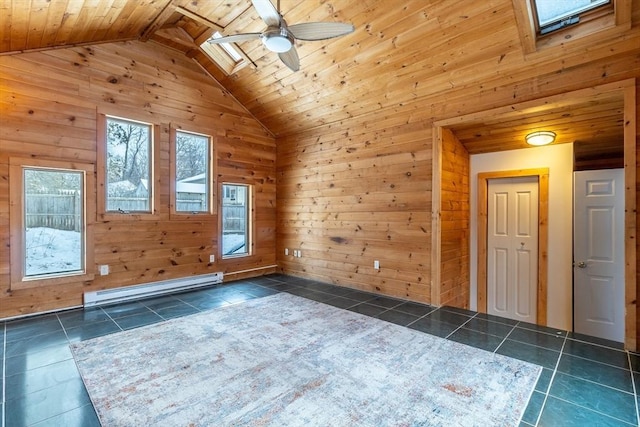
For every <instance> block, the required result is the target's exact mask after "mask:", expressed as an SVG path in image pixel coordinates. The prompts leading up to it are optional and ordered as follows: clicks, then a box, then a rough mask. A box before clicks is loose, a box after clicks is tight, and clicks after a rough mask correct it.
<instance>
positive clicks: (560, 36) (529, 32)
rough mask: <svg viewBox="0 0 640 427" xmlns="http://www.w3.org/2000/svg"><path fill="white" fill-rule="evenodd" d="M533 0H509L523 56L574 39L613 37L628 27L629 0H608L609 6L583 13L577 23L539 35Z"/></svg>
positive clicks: (629, 15) (586, 39)
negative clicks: (609, 0) (510, 0)
mask: <svg viewBox="0 0 640 427" xmlns="http://www.w3.org/2000/svg"><path fill="white" fill-rule="evenodd" d="M534 2H535V0H512V4H513V8H514V12H515V16H516V25H517V26H518V32H519V35H520V41H521V42H522V47H523V50H524V54H525V56H528V55H533V54H536V53H540V52H543V51H546V50H549V49H559V48H562V47H563V46H564V45H565V44H567V43H570V42H575V41H576V40H583V41H584V42H585V43H587V42H592V41H597V40H601V39H602V38H603V37H614V36H616V35H618V34H620V33H622V32H624V31H627V30H629V29H630V28H631V2H632V0H611V3H610V4H609V5H604V6H601V7H598V8H596V9H593V10H590V11H587V12H583V13H582V14H581V16H583V19H581V21H580V22H578V23H576V24H574V25H569V26H566V27H563V28H560V29H558V30H556V31H552V32H549V33H548V34H544V35H541V34H539V28H538V24H537V22H538V19H537V16H536V8H535V4H534ZM594 37H595V38H594Z"/></svg>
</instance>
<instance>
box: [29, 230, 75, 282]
mask: <svg viewBox="0 0 640 427" xmlns="http://www.w3.org/2000/svg"><path fill="white" fill-rule="evenodd" d="M26 243H27V260H26V261H27V263H26V272H25V273H26V275H27V276H34V275H39V274H51V273H65V272H69V271H77V270H80V269H81V268H82V265H81V259H82V257H81V248H82V240H81V235H80V233H79V232H77V231H66V230H57V229H55V228H46V227H36V228H29V229H28V230H27V241H26Z"/></svg>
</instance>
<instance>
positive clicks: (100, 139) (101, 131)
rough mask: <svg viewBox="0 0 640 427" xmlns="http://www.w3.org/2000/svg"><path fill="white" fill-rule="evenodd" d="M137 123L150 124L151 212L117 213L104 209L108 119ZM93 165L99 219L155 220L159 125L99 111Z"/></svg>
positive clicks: (158, 208)
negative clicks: (94, 162) (94, 166)
mask: <svg viewBox="0 0 640 427" xmlns="http://www.w3.org/2000/svg"><path fill="white" fill-rule="evenodd" d="M109 118H111V119H115V120H122V121H127V122H133V123H140V124H144V125H148V126H150V127H151V148H150V150H149V157H150V159H149V175H150V176H149V186H150V187H151V188H150V192H149V208H150V212H139V211H136V212H126V213H124V212H123V213H121V212H116V211H108V210H107V190H108V186H107V119H109ZM96 152H97V153H96V154H97V158H96V166H97V171H96V172H97V190H98V191H97V200H96V202H97V211H96V212H97V217H98V220H102V221H118V220H124V221H129V220H132V219H136V220H157V219H158V216H159V212H160V197H159V188H160V166H159V159H160V127H159V126H158V125H157V124H155V123H150V122H147V121H144V120H139V119H138V118H132V117H123V116H121V115H117V114H109V113H107V112H98V117H97V123H96Z"/></svg>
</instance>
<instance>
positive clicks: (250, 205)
mask: <svg viewBox="0 0 640 427" xmlns="http://www.w3.org/2000/svg"><path fill="white" fill-rule="evenodd" d="M225 185H237V186H243V187H245V188H246V189H247V190H246V193H247V207H246V209H247V221H248V222H249V223H248V224H247V226H246V228H247V231H246V233H247V241H246V244H245V246H246V248H247V252H246V253H243V254H230V255H225V254H224V253H223V251H222V239H223V233H224V229H223V221H224V215H223V213H222V209H223V208H224V202H223V201H222V200H220V204H219V206H220V215H218V216H219V217H220V220H219V227H218V229H219V230H220V232H219V239H220V240H219V242H220V243H219V245H218V252H219V257H220V259H222V260H229V259H234V258H244V257H249V256H251V255H253V244H254V242H253V236H254V230H253V228H254V226H255V218H254V216H253V203H254V201H253V197H254V194H253V185H251V184H243V183H238V182H223V183H221V184H220V194H221V195H222V197H224V186H225Z"/></svg>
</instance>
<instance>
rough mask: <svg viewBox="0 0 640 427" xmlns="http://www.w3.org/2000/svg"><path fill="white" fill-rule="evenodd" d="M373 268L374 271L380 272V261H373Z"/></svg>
mask: <svg viewBox="0 0 640 427" xmlns="http://www.w3.org/2000/svg"><path fill="white" fill-rule="evenodd" d="M373 268H375V269H376V270H380V261H378V260H375V261H373Z"/></svg>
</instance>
